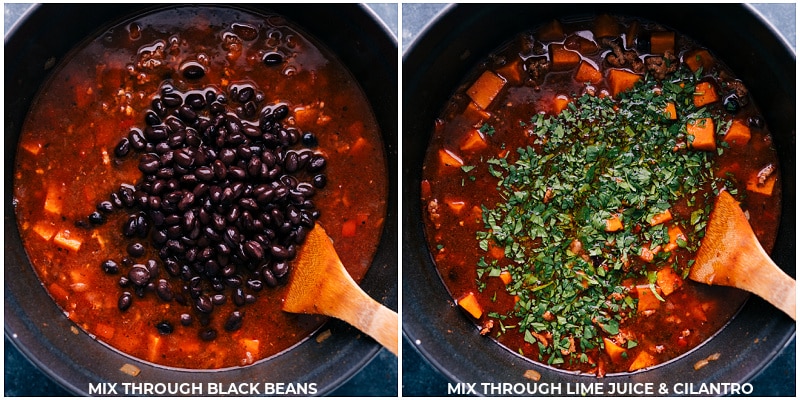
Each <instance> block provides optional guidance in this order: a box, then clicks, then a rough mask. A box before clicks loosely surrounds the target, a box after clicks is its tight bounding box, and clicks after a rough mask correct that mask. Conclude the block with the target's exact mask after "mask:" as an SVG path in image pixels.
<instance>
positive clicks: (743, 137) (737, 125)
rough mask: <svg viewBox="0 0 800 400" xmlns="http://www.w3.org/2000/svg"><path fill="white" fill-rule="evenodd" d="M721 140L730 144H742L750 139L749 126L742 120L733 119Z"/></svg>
mask: <svg viewBox="0 0 800 400" xmlns="http://www.w3.org/2000/svg"><path fill="white" fill-rule="evenodd" d="M722 140H724V141H725V142H727V143H728V144H730V145H734V146H744V145H746V144H747V143H748V142H749V141H750V126H748V125H747V123H746V122H743V121H742V120H738V119H735V120H733V122H731V126H730V128H728V132H727V133H725V137H723V138H722Z"/></svg>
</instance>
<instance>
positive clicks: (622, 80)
mask: <svg viewBox="0 0 800 400" xmlns="http://www.w3.org/2000/svg"><path fill="white" fill-rule="evenodd" d="M641 78H642V77H641V76H640V75H637V74H634V73H633V72H630V71H626V70H624V69H609V70H608V75H607V79H608V86H609V90H610V91H611V96H613V97H617V95H619V94H620V93H622V92H624V91H626V90H630V89H632V88H633V86H634V85H636V82H639V79H641Z"/></svg>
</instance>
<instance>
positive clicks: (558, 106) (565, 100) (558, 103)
mask: <svg viewBox="0 0 800 400" xmlns="http://www.w3.org/2000/svg"><path fill="white" fill-rule="evenodd" d="M567 105H569V97H567V96H565V95H563V94H560V95H558V96H556V97H555V98H554V99H553V114H554V115H558V114H561V112H562V111H564V109H565V108H567Z"/></svg>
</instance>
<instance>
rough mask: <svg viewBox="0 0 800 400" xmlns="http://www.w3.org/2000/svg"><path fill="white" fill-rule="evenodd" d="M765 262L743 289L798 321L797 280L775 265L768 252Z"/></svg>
mask: <svg viewBox="0 0 800 400" xmlns="http://www.w3.org/2000/svg"><path fill="white" fill-rule="evenodd" d="M761 251H762V252H763V250H761ZM763 263H764V265H762V266H761V268H758V269H757V270H754V271H753V272H754V273H753V274H751V275H752V280H747V281H746V282H745V283H746V284H743V285H742V289H745V290H749V291H750V292H752V293H755V294H756V295H758V296H760V297H761V298H763V299H764V300H766V301H768V302H770V303H771V304H772V305H774V306H775V307H777V308H778V309H780V310H781V311H783V312H785V313H786V315H788V316H790V317H792V319H793V320H795V321H797V311H796V310H797V282H795V280H794V279H792V278H791V277H790V276H789V275H787V274H786V273H785V272H783V270H781V269H780V267H778V266H777V265H775V263H774V262H772V260H770V259H769V257H768V256H767V255H766V253H765V254H764V260H763Z"/></svg>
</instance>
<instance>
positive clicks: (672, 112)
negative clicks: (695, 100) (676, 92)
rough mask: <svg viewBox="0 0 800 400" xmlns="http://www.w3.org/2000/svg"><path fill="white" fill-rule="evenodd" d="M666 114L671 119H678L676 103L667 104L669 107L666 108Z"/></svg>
mask: <svg viewBox="0 0 800 400" xmlns="http://www.w3.org/2000/svg"><path fill="white" fill-rule="evenodd" d="M664 114H666V115H667V118H669V119H678V111H677V110H675V103H667V106H666V107H665V108H664Z"/></svg>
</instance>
